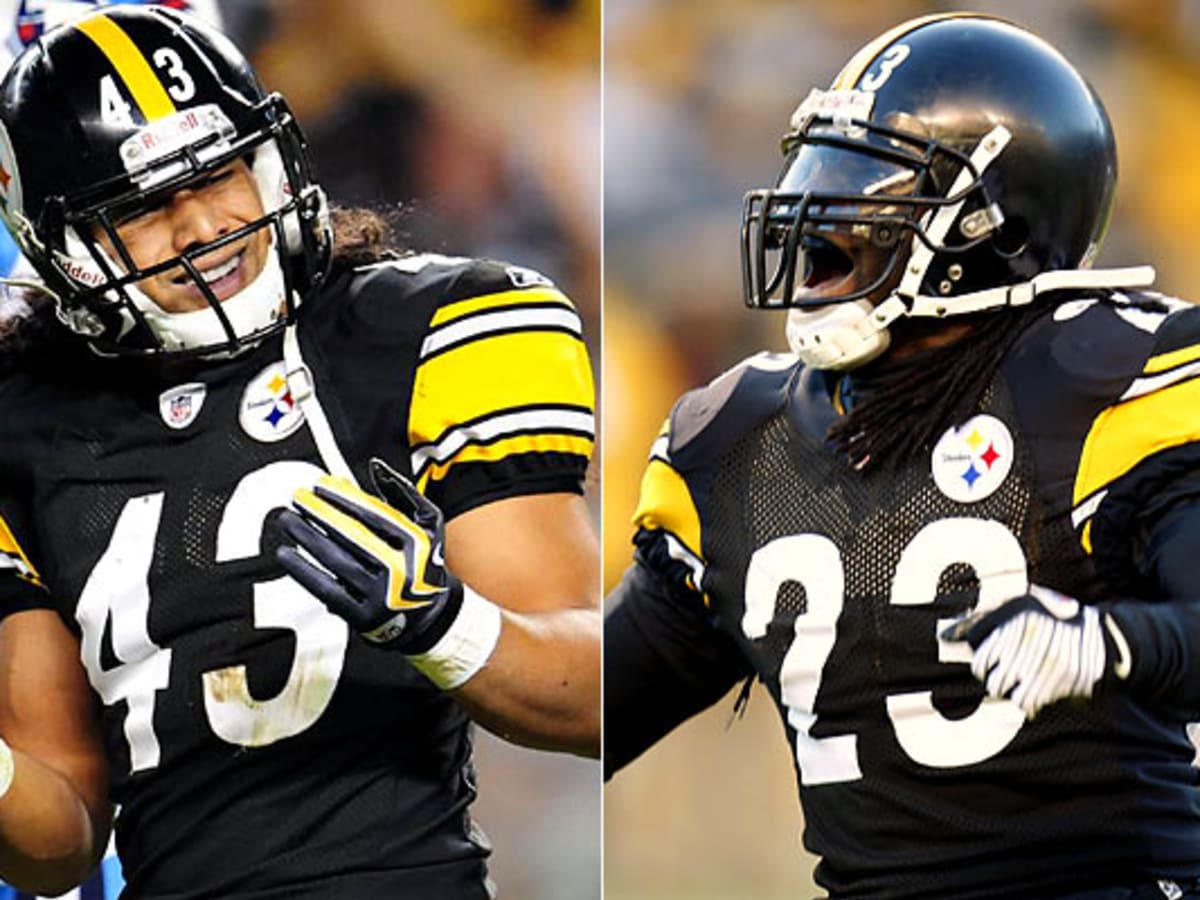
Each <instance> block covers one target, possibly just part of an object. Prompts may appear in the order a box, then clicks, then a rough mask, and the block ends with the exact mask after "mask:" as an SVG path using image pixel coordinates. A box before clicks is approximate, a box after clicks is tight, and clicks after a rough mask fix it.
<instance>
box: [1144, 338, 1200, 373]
mask: <svg viewBox="0 0 1200 900" xmlns="http://www.w3.org/2000/svg"><path fill="white" fill-rule="evenodd" d="M1198 359H1200V344H1193V345H1192V346H1190V347H1181V348H1180V349H1178V350H1172V351H1171V352H1170V353H1160V354H1159V355H1158V356H1152V357H1150V358H1149V359H1148V360H1146V368H1145V369H1144V370H1143V371H1144V373H1145V374H1146V375H1153V374H1154V373H1155V372H1165V371H1166V370H1167V369H1173V368H1175V367H1176V366H1182V365H1184V364H1185V363H1190V362H1195V361H1196V360H1198Z"/></svg>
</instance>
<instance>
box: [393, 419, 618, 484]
mask: <svg viewBox="0 0 1200 900" xmlns="http://www.w3.org/2000/svg"><path fill="white" fill-rule="evenodd" d="M594 443H595V442H594V441H593V440H592V439H591V438H588V437H583V436H582V435H577V434H521V435H516V436H514V437H508V438H502V439H500V440H498V441H495V442H493V443H489V444H464V445H463V446H462V447H461V448H460V449H459V450H457V451H456V452H455V453H454V455H453V456H451V457H450V458H449V459H446V460H443V461H441V462H436V463H432V464H430V465H429V466H427V468H426V469H425V471H424V472H422V473H421V475H420V477H419V478H418V480H417V487H418V488H420V490H421V491H422V493H423V492H424V491H425V488H426V487H427V486H428V484H429V482H430V481H441V480H442V479H444V478H445V477H446V474H447V473H448V472H449V471H450V470H451V469H453V468H454V467H455V466H457V465H459V464H461V463H480V462H482V463H494V462H500V461H501V460H504V459H506V458H508V457H510V456H516V455H518V454H521V453H572V454H575V455H577V456H584V457H591V455H592V447H593V445H594Z"/></svg>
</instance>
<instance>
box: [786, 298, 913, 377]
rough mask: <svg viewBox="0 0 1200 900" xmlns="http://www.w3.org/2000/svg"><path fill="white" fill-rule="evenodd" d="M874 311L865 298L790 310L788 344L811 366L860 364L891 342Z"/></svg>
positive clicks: (838, 366) (831, 366) (884, 325)
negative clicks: (814, 307)
mask: <svg viewBox="0 0 1200 900" xmlns="http://www.w3.org/2000/svg"><path fill="white" fill-rule="evenodd" d="M874 312H875V307H874V306H872V305H871V302H870V301H869V300H856V301H854V302H853V303H833V304H830V305H829V306H822V307H820V308H818V309H800V308H795V309H790V310H788V317H787V342H788V346H789V347H790V348H791V350H792V352H793V353H795V354H796V355H797V356H798V357H800V361H801V362H803V363H804V364H805V365H806V366H811V367H812V368H814V369H853V368H854V367H856V366H861V365H862V364H863V363H867V362H870V361H871V360H873V359H874V358H875V357H877V356H879V355H880V354H881V353H883V351H884V350H886V349H887V348H888V344H889V343H890V342H891V334H890V333H889V332H888V330H887V322H882V323H881V322H880V321H879V320H878V319H877V318H876V317H875V315H874Z"/></svg>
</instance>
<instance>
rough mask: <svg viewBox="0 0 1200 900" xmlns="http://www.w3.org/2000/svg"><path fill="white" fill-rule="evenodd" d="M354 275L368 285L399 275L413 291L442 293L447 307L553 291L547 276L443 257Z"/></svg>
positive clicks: (395, 262) (419, 257)
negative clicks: (528, 291)
mask: <svg viewBox="0 0 1200 900" xmlns="http://www.w3.org/2000/svg"><path fill="white" fill-rule="evenodd" d="M355 275H356V276H357V278H358V279H364V280H366V281H370V280H372V279H379V278H384V279H388V278H389V276H391V278H394V277H395V276H396V275H400V276H402V277H403V278H404V280H405V281H406V282H407V285H408V290H410V291H441V292H442V302H444V303H453V302H455V301H457V300H466V299H470V298H472V297H479V296H484V295H487V294H494V293H499V292H502V291H512V290H523V289H526V288H536V287H541V288H553V287H554V282H552V281H551V280H550V279H549V278H547V277H546V276H545V275H542V274H541V273H540V272H537V271H535V270H534V269H528V268H525V267H524V266H515V265H510V264H508V263H505V262H499V261H497V260H492V259H474V258H472V257H467V256H443V255H442V254H440V253H418V254H414V255H412V256H404V257H401V258H400V259H392V260H385V261H383V262H378V263H373V264H371V265H368V266H360V267H359V268H358V269H355ZM393 283H394V282H393Z"/></svg>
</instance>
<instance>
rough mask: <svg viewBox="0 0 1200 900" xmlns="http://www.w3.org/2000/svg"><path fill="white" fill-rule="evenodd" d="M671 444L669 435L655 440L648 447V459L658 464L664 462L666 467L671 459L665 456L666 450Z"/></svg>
mask: <svg viewBox="0 0 1200 900" xmlns="http://www.w3.org/2000/svg"><path fill="white" fill-rule="evenodd" d="M670 443H671V437H670V435H666V434H664V435H663V436H662V437H660V438H658V439H657V440H655V442H654V443H653V444H651V445H650V458H651V459H657V460H658V461H659V462H664V463H666V464H667V465H670V464H671V457H670V456H668V455H667V450H668V448H669V446H670Z"/></svg>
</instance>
